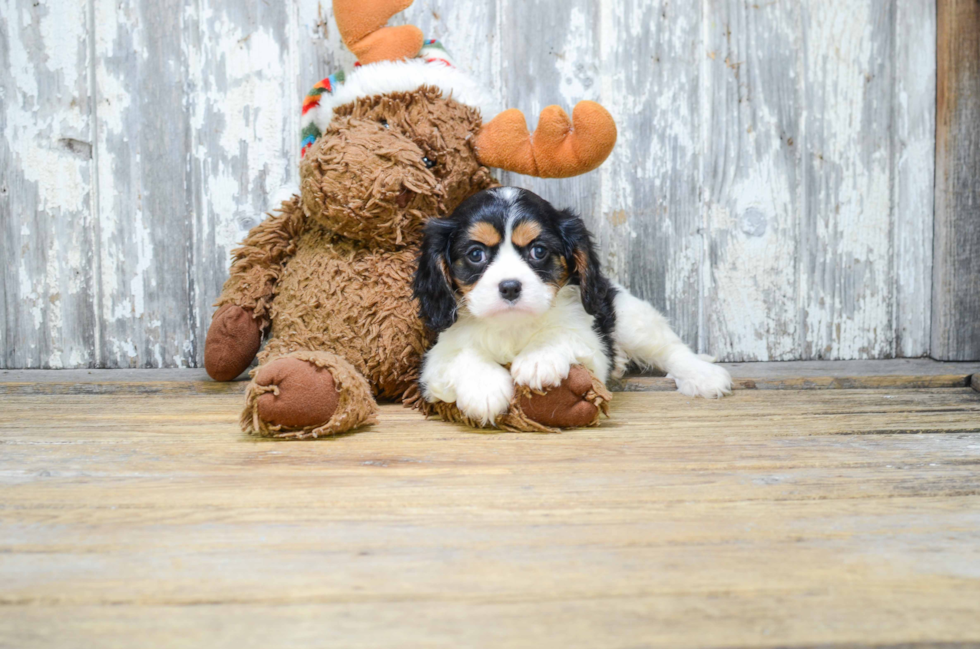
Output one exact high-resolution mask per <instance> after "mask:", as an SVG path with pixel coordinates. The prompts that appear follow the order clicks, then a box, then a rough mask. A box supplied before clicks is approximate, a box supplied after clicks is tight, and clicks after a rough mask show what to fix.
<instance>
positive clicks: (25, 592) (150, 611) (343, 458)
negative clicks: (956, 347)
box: [0, 388, 980, 649]
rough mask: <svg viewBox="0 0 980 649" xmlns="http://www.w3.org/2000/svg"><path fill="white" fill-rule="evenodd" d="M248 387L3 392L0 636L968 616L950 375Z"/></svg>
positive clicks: (542, 636) (972, 438)
mask: <svg viewBox="0 0 980 649" xmlns="http://www.w3.org/2000/svg"><path fill="white" fill-rule="evenodd" d="M239 400H240V397H239V396H237V395H208V396H195V397H169V396H161V397H157V398H153V399H146V398H144V397H133V396H86V397H39V396H32V397H9V396H7V397H3V400H2V405H3V407H2V408H0V444H2V445H3V448H4V452H3V454H0V485H2V489H3V493H4V499H3V504H2V505H0V638H2V639H3V640H2V642H3V643H4V644H6V645H9V646H16V647H18V648H22V649H28V648H33V647H49V646H50V647H53V646H65V645H75V644H84V645H86V646H106V647H115V646H120V647H121V646H127V647H130V646H134V644H135V646H175V647H181V646H211V647H226V646H228V647H231V646H234V647H260V646H270V645H278V644H283V643H286V642H289V643H290V644H295V645H300V646H305V645H310V644H319V643H322V642H328V643H330V644H331V645H338V646H339V645H343V646H363V647H390V646H404V645H406V644H409V645H412V646H432V647H444V646H445V647H448V646H453V647H458V646H468V647H469V646H472V647H491V646H492V647H527V646H535V647H550V646H555V647H573V648H578V647H595V646H603V647H606V646H609V647H622V648H626V647H636V646H656V647H660V646H664V647H668V646H669V647H694V646H732V647H763V646H767V647H769V646H797V647H803V646H817V645H840V646H867V647H871V646H876V647H881V646H912V645H914V646H916V647H925V646H932V645H933V644H936V643H939V642H947V643H961V645H960V646H964V647H965V646H970V643H976V642H980V616H978V615H977V604H976V602H977V601H978V598H980V552H978V550H977V547H978V546H977V544H976V542H975V539H976V536H977V534H978V533H980V527H978V522H977V518H976V515H975V512H976V511H977V506H978V505H980V495H978V494H980V474H978V473H977V471H976V467H977V465H978V464H980V448H978V445H977V440H978V439H980V428H978V423H977V422H978V421H980V417H978V415H980V400H977V399H976V395H975V393H973V392H972V391H970V390H968V389H966V388H963V389H960V390H922V391H905V392H902V393H901V394H887V393H886V394H883V393H881V392H879V391H842V392H840V393H824V392H788V393H780V394H775V393H765V392H745V393H740V394H738V395H736V396H735V397H734V398H732V399H729V400H725V401H721V402H717V401H704V400H689V399H685V398H683V397H680V396H678V395H674V394H669V395H668V394H655V393H649V394H625V395H619V396H618V397H617V399H616V401H615V402H614V406H613V408H614V410H613V418H612V419H611V420H609V421H608V422H605V424H604V425H603V426H602V427H600V428H598V429H590V430H584V431H573V432H567V433H564V434H562V435H556V436H549V437H541V436H532V435H513V434H507V435H485V434H474V433H473V432H471V431H468V430H466V429H463V428H460V427H457V426H452V425H446V424H442V423H438V422H424V421H422V420H421V418H419V417H418V415H417V414H415V413H412V412H408V411H406V410H404V409H402V408H399V407H397V406H386V407H384V408H383V409H382V413H381V418H380V424H379V425H378V426H376V427H374V428H373V429H369V430H368V431H366V432H363V433H360V434H354V435H348V436H344V437H341V438H336V439H328V440H320V441H318V442H314V443H281V442H269V441H263V440H254V439H250V438H247V437H245V436H244V435H242V434H241V433H240V432H239V431H238V429H237V426H236V421H235V420H236V412H237V406H238V402H239ZM908 433H914V434H908ZM706 448H708V449H710V452H705V449H706ZM706 616H708V617H709V618H710V620H711V624H704V620H705V618H706ZM923 620H928V624H923V622H922V621H923ZM178 629H179V632H178V631H176V630H178ZM134 638H137V640H135V641H134ZM937 646H938V645H937Z"/></svg>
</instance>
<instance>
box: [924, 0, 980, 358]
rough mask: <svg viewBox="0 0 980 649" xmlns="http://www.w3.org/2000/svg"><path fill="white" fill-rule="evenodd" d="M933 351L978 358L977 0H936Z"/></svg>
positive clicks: (979, 122) (979, 106)
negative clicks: (936, 114)
mask: <svg viewBox="0 0 980 649" xmlns="http://www.w3.org/2000/svg"><path fill="white" fill-rule="evenodd" d="M937 59H938V60H937V63H938V72H937V74H938V81H937V83H938V100H937V101H938V109H937V110H938V118H937V119H938V124H937V136H936V228H935V265H934V266H933V289H932V290H933V296H934V299H933V311H932V356H933V357H935V358H942V359H947V360H973V359H977V358H980V326H978V324H977V322H978V317H977V316H978V314H980V182H978V181H977V179H978V178H980V4H978V3H976V2H972V1H971V0H939V25H938V48H937Z"/></svg>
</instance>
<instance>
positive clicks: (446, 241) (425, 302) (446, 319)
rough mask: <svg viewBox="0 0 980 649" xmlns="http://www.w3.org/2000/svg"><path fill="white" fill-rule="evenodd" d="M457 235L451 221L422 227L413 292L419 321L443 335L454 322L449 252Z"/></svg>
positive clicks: (437, 221) (431, 222)
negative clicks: (420, 250) (420, 247)
mask: <svg viewBox="0 0 980 649" xmlns="http://www.w3.org/2000/svg"><path fill="white" fill-rule="evenodd" d="M455 233H456V224H455V222H453V221H443V220H440V219H433V220H431V221H429V222H428V223H427V224H426V226H425V233H424V235H423V237H422V252H421V254H420V255H419V267H418V270H416V271H415V282H414V284H413V290H414V294H415V299H417V300H418V301H419V317H420V318H422V322H424V323H425V326H427V327H428V328H429V329H431V330H432V331H434V332H436V333H439V332H441V331H445V330H446V329H448V328H449V327H451V326H452V325H453V323H454V322H456V295H455V293H454V292H453V280H452V276H451V275H450V270H449V265H450V263H451V262H450V259H449V248H450V246H451V245H452V241H453V236H454V235H455Z"/></svg>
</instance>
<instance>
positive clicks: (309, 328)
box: [205, 0, 616, 438]
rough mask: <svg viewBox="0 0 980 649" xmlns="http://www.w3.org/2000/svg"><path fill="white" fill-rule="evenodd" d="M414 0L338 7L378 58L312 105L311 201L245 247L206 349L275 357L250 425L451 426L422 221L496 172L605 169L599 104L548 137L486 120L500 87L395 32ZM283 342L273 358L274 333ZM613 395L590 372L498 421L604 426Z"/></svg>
mask: <svg viewBox="0 0 980 649" xmlns="http://www.w3.org/2000/svg"><path fill="white" fill-rule="evenodd" d="M409 5H411V0H334V12H335V15H336V18H337V23H338V26H339V28H340V33H341V35H342V37H343V38H344V42H345V43H346V44H347V46H348V47H349V48H350V49H351V50H352V51H354V52H355V53H356V54H357V56H358V57H359V59H360V62H361V65H359V66H358V67H357V68H356V70H355V71H354V72H353V73H351V74H349V75H347V76H346V78H345V77H344V76H343V75H341V74H337V75H334V76H333V77H331V78H329V79H326V80H324V81H323V82H321V83H320V84H318V85H317V87H316V88H315V89H314V91H313V93H312V94H311V95H310V97H308V98H307V100H306V102H305V104H304V116H305V119H304V125H305V130H304V157H303V160H302V162H301V165H300V177H301V191H300V195H299V196H294V197H293V198H292V199H290V200H288V201H286V202H284V203H283V204H282V206H281V208H280V209H279V211H278V212H277V213H275V214H273V215H272V216H270V217H269V218H268V219H267V220H266V221H265V222H263V223H262V224H260V225H258V226H257V227H255V228H254V229H253V230H252V231H251V232H250V233H249V235H248V237H247V238H246V239H245V241H244V243H243V245H242V247H241V248H239V249H237V250H236V251H235V253H234V260H233V264H232V267H231V276H230V278H229V279H228V281H227V283H226V284H225V286H224V290H223V291H222V294H221V296H220V298H219V299H218V301H217V303H216V306H217V307H219V308H218V310H217V312H216V313H215V315H214V319H213V321H212V324H211V328H210V330H209V332H208V337H207V341H206V344H205V367H206V369H207V371H208V374H210V375H211V377H212V378H214V379H215V380H218V381H230V380H233V379H235V378H236V377H237V376H238V375H239V374H241V373H242V372H243V371H244V370H246V369H247V368H248V367H249V365H250V364H251V362H252V360H253V359H254V358H255V356H256V355H257V354H258V357H259V361H260V366H259V367H258V368H257V369H256V370H254V371H253V373H252V382H251V384H250V385H249V387H248V390H247V396H246V405H245V410H244V413H243V415H242V427H243V429H244V430H246V431H248V432H251V433H256V434H260V435H266V436H275V437H283V438H306V437H318V436H321V435H329V434H336V433H341V432H345V431H348V430H352V429H354V428H356V427H358V426H361V425H363V424H366V423H369V422H371V421H372V419H373V416H374V415H375V413H376V411H377V405H376V399H385V400H400V401H403V402H406V403H408V404H412V405H416V406H417V407H420V408H422V409H423V410H424V411H426V412H427V413H434V414H439V415H440V416H442V417H444V418H445V419H448V420H451V421H463V422H465V419H464V418H463V417H462V416H461V415H460V414H459V412H458V411H457V410H456V409H455V407H454V406H453V405H452V404H423V403H421V402H420V401H421V400H420V398H419V396H418V389H417V385H416V382H417V379H418V374H419V368H420V362H421V358H422V355H423V353H424V351H425V349H426V347H427V345H428V344H429V343H430V342H431V341H430V340H429V336H428V334H427V332H426V331H425V329H424V327H423V325H422V323H421V321H420V320H419V318H418V314H417V309H418V305H417V303H416V302H415V301H414V300H413V299H412V289H411V284H412V275H413V273H414V270H415V265H416V257H417V255H418V249H419V242H420V240H421V232H422V226H423V225H424V223H425V222H426V221H427V220H428V219H430V218H442V217H445V216H447V215H449V214H451V213H452V211H453V210H454V209H455V208H456V206H457V205H459V204H460V203H461V202H462V201H463V200H464V199H466V198H467V197H469V196H470V195H472V194H474V193H476V192H478V191H481V190H483V189H487V188H489V187H493V186H496V185H497V183H496V181H495V180H494V178H493V177H492V176H491V174H490V172H489V170H488V169H487V167H488V166H493V167H499V168H502V169H507V170H513V171H518V172H520V173H525V174H534V175H538V176H542V177H565V176H572V175H576V174H581V173H585V172H587V171H590V170H592V169H595V168H596V167H597V166H599V165H600V164H601V163H602V162H603V161H604V160H605V159H606V157H607V156H608V155H609V153H610V152H611V151H612V148H613V145H614V144H615V140H616V126H615V124H614V122H613V120H612V118H611V117H610V116H609V114H608V113H607V112H606V111H605V110H604V109H603V108H602V107H600V106H599V105H598V104H594V103H591V102H583V103H581V104H579V105H578V107H576V109H575V111H574V114H573V119H572V120H569V119H568V116H567V115H566V114H565V113H564V112H563V111H562V110H560V109H558V108H557V107H550V108H548V109H546V110H545V111H544V112H543V113H542V116H541V120H540V125H539V127H538V129H537V131H536V132H535V133H534V134H533V135H531V134H529V133H528V131H527V127H526V125H525V122H524V117H523V115H521V114H520V112H518V111H507V112H505V113H503V114H501V115H500V116H498V117H497V119H495V120H493V121H492V122H490V123H489V124H486V125H484V124H483V123H482V117H481V110H480V106H481V104H482V89H481V87H480V86H479V85H478V84H476V83H475V82H474V81H472V80H471V79H469V78H468V77H467V76H466V75H465V74H463V73H462V72H460V71H459V70H458V69H456V68H455V67H454V66H453V65H452V61H451V60H450V59H449V56H448V54H447V53H446V52H445V50H444V49H442V47H441V46H440V45H439V44H438V43H436V42H434V41H431V42H428V43H425V42H423V39H422V35H421V33H420V32H419V31H418V30H417V29H416V28H415V27H412V26H403V27H385V25H386V24H387V22H388V19H390V18H391V17H392V16H393V15H394V14H396V13H398V12H399V11H401V10H403V9H405V8H407V7H408V6H409ZM263 336H265V337H266V338H267V343H266V346H265V349H264V350H262V352H261V353H259V349H260V347H261V343H262V338H263ZM608 399H609V394H608V392H606V390H605V388H604V387H603V386H602V385H601V384H598V383H597V382H595V381H594V380H593V379H592V377H591V375H589V373H588V372H587V371H586V370H584V369H583V368H581V367H578V368H574V369H573V372H572V373H571V374H570V376H569V378H568V380H566V381H565V382H564V383H563V384H562V385H561V386H560V387H558V388H554V389H552V390H551V391H549V392H548V393H546V394H534V393H530V392H528V391H519V392H518V394H517V395H516V396H515V398H514V403H513V405H512V408H511V412H509V413H508V414H507V415H506V416H505V417H504V418H503V419H502V420H501V421H499V422H498V425H499V426H500V427H501V428H504V429H507V430H530V431H550V430H554V429H556V428H559V427H573V426H583V425H592V424H594V423H595V422H597V421H598V418H599V414H600V412H603V411H604V410H605V408H606V407H607V403H608Z"/></svg>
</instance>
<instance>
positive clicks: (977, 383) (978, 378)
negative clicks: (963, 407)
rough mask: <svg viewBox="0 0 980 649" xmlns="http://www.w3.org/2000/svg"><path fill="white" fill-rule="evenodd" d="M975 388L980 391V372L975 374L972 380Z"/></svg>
mask: <svg viewBox="0 0 980 649" xmlns="http://www.w3.org/2000/svg"><path fill="white" fill-rule="evenodd" d="M971 383H972V385H973V389H974V390H976V391H977V392H980V373H977V374H974V375H973V377H972V381H971Z"/></svg>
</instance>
